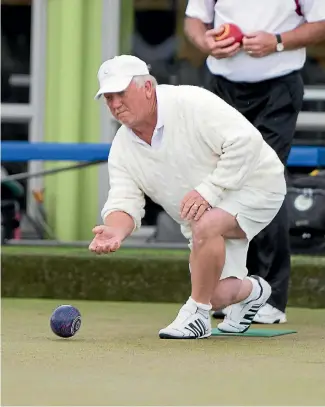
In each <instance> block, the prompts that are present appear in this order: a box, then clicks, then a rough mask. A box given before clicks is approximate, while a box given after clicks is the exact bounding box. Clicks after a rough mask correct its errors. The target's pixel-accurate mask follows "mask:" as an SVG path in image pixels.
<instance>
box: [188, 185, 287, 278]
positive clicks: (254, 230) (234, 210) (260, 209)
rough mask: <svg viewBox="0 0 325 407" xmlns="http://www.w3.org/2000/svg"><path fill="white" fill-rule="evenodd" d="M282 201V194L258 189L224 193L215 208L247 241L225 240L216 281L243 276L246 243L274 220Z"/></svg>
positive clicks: (246, 249) (245, 274)
mask: <svg viewBox="0 0 325 407" xmlns="http://www.w3.org/2000/svg"><path fill="white" fill-rule="evenodd" d="M284 198H285V195H284V194H280V193H279V194H277V193H272V192H266V191H261V190H258V189H254V191H253V190H252V189H248V190H245V189H242V190H240V191H227V192H226V194H225V195H224V199H223V200H222V201H221V202H220V204H218V205H217V206H216V207H217V208H221V209H223V210H224V211H226V212H228V213H230V214H231V215H233V216H235V217H236V219H237V222H238V224H239V226H240V227H241V229H242V230H243V231H244V232H245V234H246V236H247V238H246V239H225V245H226V261H225V265H224V268H223V271H222V274H221V278H220V279H225V278H228V277H236V278H239V279H241V280H242V279H244V278H245V277H246V276H247V274H248V270H247V268H246V259H247V251H248V246H249V242H250V241H251V240H252V239H253V237H254V236H256V235H257V234H258V233H259V232H261V231H262V230H263V229H264V228H265V227H266V226H267V225H268V224H269V223H271V221H272V220H273V219H274V218H275V216H276V214H277V213H278V212H279V210H280V208H281V206H282V204H283V201H284ZM191 246H192V245H191V244H190V247H191Z"/></svg>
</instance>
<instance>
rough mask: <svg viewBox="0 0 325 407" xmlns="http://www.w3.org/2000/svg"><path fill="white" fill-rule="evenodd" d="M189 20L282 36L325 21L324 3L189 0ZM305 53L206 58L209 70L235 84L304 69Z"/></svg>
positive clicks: (323, 0)
mask: <svg viewBox="0 0 325 407" xmlns="http://www.w3.org/2000/svg"><path fill="white" fill-rule="evenodd" d="M185 13H186V15H187V16H188V17H193V18H198V19H200V20H201V21H203V22H204V23H206V24H209V23H213V24H214V27H216V28H217V27H219V26H220V25H221V24H224V23H233V24H236V25H238V26H239V27H240V28H241V30H242V31H243V33H244V34H245V33H250V32H255V31H266V32H269V33H273V34H281V33H283V32H286V31H290V30H292V29H294V28H297V27H298V26H299V25H301V24H303V23H305V22H316V21H322V20H325V0H271V1H266V0H217V1H215V0H189V1H188V5H187V8H186V12H185ZM305 60H306V49H305V48H301V49H297V50H294V51H282V52H275V53H273V54H270V55H268V56H266V57H263V58H253V57H251V56H249V55H248V54H247V53H246V52H245V51H243V50H241V51H240V52H239V53H238V54H237V55H235V56H234V57H230V58H224V59H216V58H214V57H212V56H209V57H208V58H207V65H208V68H209V70H210V71H211V72H212V73H213V74H215V75H222V76H224V77H226V78H227V79H229V80H231V81H234V82H259V81H262V80H266V79H271V78H276V77H279V76H283V75H286V74H288V73H290V72H292V71H296V70H299V69H301V68H302V67H303V65H304V63H305Z"/></svg>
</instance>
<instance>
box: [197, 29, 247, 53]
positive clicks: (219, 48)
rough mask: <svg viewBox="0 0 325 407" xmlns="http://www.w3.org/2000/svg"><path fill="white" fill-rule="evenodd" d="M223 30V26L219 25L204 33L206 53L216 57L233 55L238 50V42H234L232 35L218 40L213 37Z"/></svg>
mask: <svg viewBox="0 0 325 407" xmlns="http://www.w3.org/2000/svg"><path fill="white" fill-rule="evenodd" d="M223 30H224V28H223V26H220V27H219V28H214V29H212V30H208V31H206V33H205V38H204V42H205V47H206V49H207V51H208V53H209V54H210V55H212V56H213V57H215V58H217V59H222V58H230V57H233V56H234V55H236V54H237V53H238V52H239V51H240V43H238V42H235V39H234V38H233V37H230V38H226V39H224V40H219V41H217V40H216V39H215V38H216V37H217V36H218V35H220V34H221V33H222V32H223Z"/></svg>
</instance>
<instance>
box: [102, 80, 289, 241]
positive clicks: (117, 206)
mask: <svg viewBox="0 0 325 407" xmlns="http://www.w3.org/2000/svg"><path fill="white" fill-rule="evenodd" d="M157 94H158V95H159V97H158V114H159V115H160V117H159V122H160V126H161V125H163V128H162V131H163V135H162V141H161V144H160V145H159V147H158V148H153V147H151V146H150V145H147V144H146V143H139V142H138V141H137V140H136V136H135V135H134V134H133V133H132V132H131V131H130V130H129V129H128V128H126V127H125V126H121V127H120V129H119V130H118V132H117V134H116V136H115V138H114V140H113V143H112V146H111V150H110V155H109V159H108V170H109V181H110V189H109V194H108V199H107V201H106V203H105V205H104V208H103V210H102V213H101V215H102V217H103V219H105V217H106V216H107V215H108V214H109V213H111V212H113V211H124V212H126V213H128V214H129V215H130V216H132V217H133V219H134V222H135V226H136V227H137V228H138V227H140V225H141V218H142V217H143V216H144V204H145V200H144V193H145V194H147V195H148V196H149V197H150V198H151V199H152V200H153V201H154V202H156V203H158V204H159V205H161V206H162V207H163V208H164V209H165V211H166V212H167V213H168V214H169V215H170V216H171V217H172V218H173V219H174V220H175V221H176V222H178V223H179V224H180V225H182V230H183V233H184V235H185V236H186V237H188V238H190V232H189V224H188V222H187V221H183V220H182V219H181V218H180V203H181V200H182V199H183V197H184V196H185V194H186V193H188V192H189V191H191V190H193V189H196V190H197V191H198V192H199V193H200V194H201V195H202V196H203V197H204V198H205V199H206V200H207V201H208V202H209V203H210V205H211V206H212V207H215V206H217V205H218V203H219V202H220V201H221V200H222V198H223V194H224V191H225V190H240V189H242V188H245V189H246V190H249V189H251V190H252V192H253V190H254V189H258V190H265V191H268V192H274V193H281V194H285V192H286V191H285V183H284V182H283V179H284V167H283V165H282V163H281V162H280V160H279V159H278V157H277V155H276V153H275V152H274V150H273V149H272V148H271V147H269V146H268V144H267V143H265V142H264V140H263V138H262V136H261V134H260V133H259V131H258V130H257V129H256V128H255V127H254V126H253V125H251V124H250V123H249V122H248V121H247V120H246V119H245V118H244V117H243V116H242V115H241V114H240V113H238V112H237V111H236V110H235V109H234V108H232V107H231V106H229V105H228V104H227V103H225V102H224V101H223V100H222V99H220V98H219V97H217V96H215V95H214V94H213V93H211V92H209V91H207V90H205V89H203V88H199V87H195V86H187V85H185V86H184V85H182V86H172V85H159V86H158V88H157Z"/></svg>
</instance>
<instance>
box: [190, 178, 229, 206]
mask: <svg viewBox="0 0 325 407" xmlns="http://www.w3.org/2000/svg"><path fill="white" fill-rule="evenodd" d="M195 190H196V191H197V192H198V193H199V194H200V195H201V196H202V197H203V198H204V199H205V200H206V201H208V202H209V204H210V205H211V206H212V207H213V208H214V207H216V206H217V205H218V203H219V202H220V201H221V199H222V194H223V188H220V187H217V186H215V185H207V184H206V183H202V184H200V185H198V186H197V187H196V188H195Z"/></svg>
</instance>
